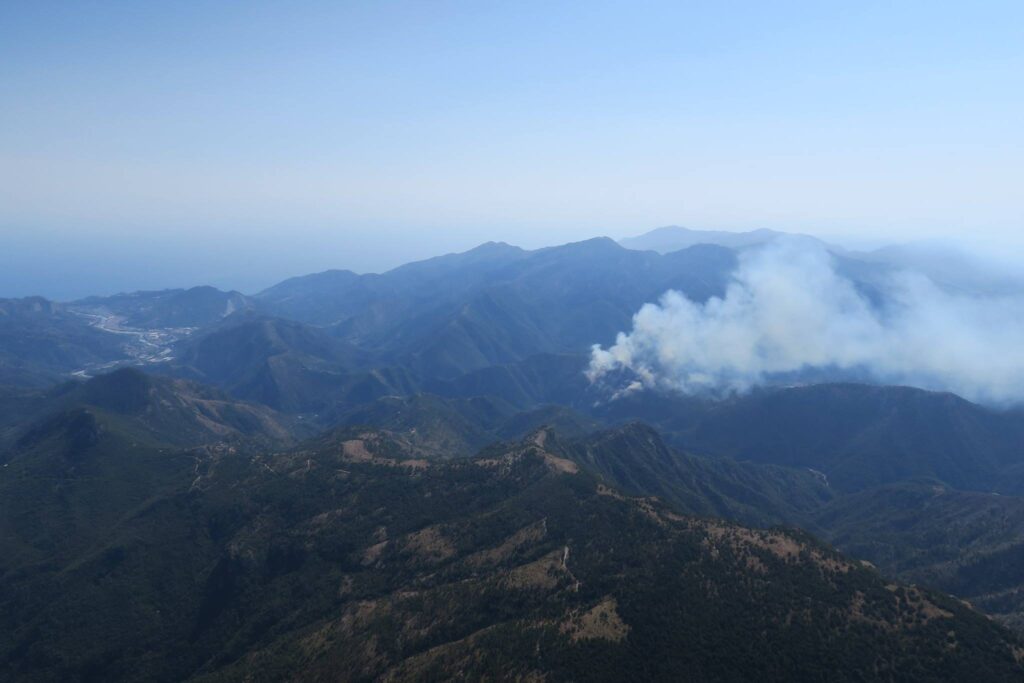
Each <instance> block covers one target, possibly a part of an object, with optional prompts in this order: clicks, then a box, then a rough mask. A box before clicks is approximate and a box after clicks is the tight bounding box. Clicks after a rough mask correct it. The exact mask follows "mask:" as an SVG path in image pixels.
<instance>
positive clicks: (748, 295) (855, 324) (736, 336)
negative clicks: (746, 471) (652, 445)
mask: <svg viewBox="0 0 1024 683" xmlns="http://www.w3.org/2000/svg"><path fill="white" fill-rule="evenodd" d="M883 294H884V296H883V302H882V303H878V302H874V303H873V302H872V301H870V300H869V299H868V298H867V297H866V296H865V295H864V294H863V293H862V292H861V291H859V290H858V289H857V287H856V286H855V284H854V283H853V282H851V281H850V280H848V279H846V278H844V277H843V276H841V275H840V274H839V273H838V272H837V270H836V268H835V264H834V262H833V258H832V256H831V255H830V254H829V253H828V252H826V251H825V250H824V249H823V248H821V247H820V246H817V245H814V244H809V243H807V242H800V241H780V242H777V243H774V244H772V245H769V246H767V247H765V248H763V249H760V250H758V251H754V252H748V253H745V254H744V255H743V256H742V257H741V259H740V264H739V267H738V268H737V271H736V273H735V274H734V276H733V281H732V283H731V284H730V285H729V287H728V289H727V291H726V293H725V295H724V297H723V298H713V299H711V300H709V301H707V302H706V303H704V304H700V303H695V302H693V301H691V300H689V299H687V298H686V297H685V296H684V295H682V294H680V293H679V292H675V291H669V292H666V293H665V294H664V295H663V296H662V297H661V300H660V301H659V302H658V303H656V304H654V303H651V304H646V305H644V306H643V307H642V308H641V309H640V311H639V312H638V313H637V314H636V315H635V316H634V317H633V329H632V330H631V331H630V332H628V333H620V334H619V335H618V338H617V339H616V342H615V343H614V344H613V345H612V346H610V347H609V348H607V349H605V348H601V347H600V346H595V347H594V348H593V353H592V357H591V363H590V368H589V370H588V376H589V377H590V379H591V381H597V380H599V379H601V378H603V377H606V376H608V375H609V374H610V373H614V374H615V375H616V376H618V372H619V371H628V373H627V374H629V375H630V376H631V377H632V378H633V379H632V381H631V382H630V383H628V384H627V386H625V387H624V388H622V389H619V392H618V393H619V394H622V393H623V392H630V391H635V390H638V389H641V388H662V389H673V390H678V391H682V392H685V393H709V394H713V395H719V396H720V395H726V394H729V393H733V392H743V391H745V390H747V389H749V388H751V387H752V386H754V385H757V384H761V383H764V382H767V381H770V380H771V379H772V378H773V377H775V378H778V377H780V376H784V375H790V376H791V375H792V374H794V373H800V372H806V371H824V372H832V371H834V373H835V374H836V375H840V374H847V375H848V374H850V373H858V374H859V375H861V376H865V375H866V376H868V377H870V378H872V379H873V380H875V381H878V382H884V383H893V384H896V383H899V384H908V385H912V386H918V387H922V388H926V389H935V390H947V391H952V392H955V393H958V394H960V395H962V396H965V397H967V398H969V399H972V400H975V401H982V402H988V403H997V404H1006V403H1016V402H1020V401H1022V400H1024V299H1022V298H1020V297H1010V298H982V297H969V296H958V295H954V294H950V293H948V292H945V291H943V290H941V289H940V288H938V287H936V286H935V285H934V284H933V283H932V282H931V281H930V280H928V279H927V278H925V277H923V276H921V275H916V274H912V273H900V274H897V275H893V276H892V277H891V278H889V279H888V281H887V282H886V284H885V286H884V291H883Z"/></svg>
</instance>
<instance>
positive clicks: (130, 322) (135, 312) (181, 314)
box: [71, 286, 253, 329]
mask: <svg viewBox="0 0 1024 683" xmlns="http://www.w3.org/2000/svg"><path fill="white" fill-rule="evenodd" d="M71 305H72V306H73V307H74V308H76V309H80V310H82V311H85V312H89V313H94V314H95V313H103V314H107V315H115V316H118V317H119V318H120V319H121V321H122V322H123V323H124V324H125V325H127V326H129V327H135V328H142V329H152V328H167V327H206V326H209V325H212V324H214V323H216V322H218V321H220V320H222V319H223V318H226V317H227V316H229V315H232V314H233V313H237V312H239V311H245V310H248V309H251V308H252V307H253V304H252V302H251V301H250V300H249V299H248V298H247V297H246V296H244V295H243V294H240V293H239V292H223V291H221V290H219V289H217V288H215V287H209V286H201V287H192V288H190V289H166V290H161V291H150V292H131V293H128V294H116V295H114V296H104V297H89V298H87V299H82V300H80V301H75V302H74V303H73V304H71Z"/></svg>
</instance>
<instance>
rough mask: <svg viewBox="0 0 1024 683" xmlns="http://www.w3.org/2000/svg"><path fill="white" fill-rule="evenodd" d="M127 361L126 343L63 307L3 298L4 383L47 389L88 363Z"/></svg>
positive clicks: (0, 367) (0, 351)
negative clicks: (124, 345) (46, 387)
mask: <svg viewBox="0 0 1024 683" xmlns="http://www.w3.org/2000/svg"><path fill="white" fill-rule="evenodd" d="M124 358H126V353H125V351H124V348H123V340H122V339H121V338H119V336H118V335H116V334H110V333H108V332H103V331H101V330H97V329H95V328H94V327H92V326H91V325H89V323H88V322H87V320H86V319H85V318H82V317H81V316H78V315H75V314H74V313H72V312H71V311H69V310H68V309H67V307H65V306H64V305H62V304H59V303H56V302H53V301H49V300H47V299H43V298H42V297H29V298H26V299H0V384H11V385H18V386H29V387H32V386H34V387H45V386H47V385H49V384H51V383H53V382H55V381H59V380H62V379H66V378H67V376H68V375H69V374H70V373H72V372H74V371H76V370H79V369H81V368H83V367H85V366H88V365H98V364H102V363H108V362H112V361H116V360H121V359H124Z"/></svg>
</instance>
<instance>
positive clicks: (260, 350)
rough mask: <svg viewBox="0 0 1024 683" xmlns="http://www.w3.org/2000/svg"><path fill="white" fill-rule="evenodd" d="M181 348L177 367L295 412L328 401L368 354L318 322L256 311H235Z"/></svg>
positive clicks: (181, 372) (243, 395) (242, 395)
mask: <svg viewBox="0 0 1024 683" xmlns="http://www.w3.org/2000/svg"><path fill="white" fill-rule="evenodd" d="M177 351H178V354H179V355H178V358H177V359H176V361H175V363H174V366H173V371H174V372H175V373H177V374H179V375H181V376H185V377H190V378H194V379H197V380H199V381H202V382H206V383H210V384H215V385H217V386H220V387H223V388H224V389H226V390H227V391H228V392H230V393H231V394H232V395H233V396H237V397H239V398H242V399H246V400H251V401H257V402H260V403H263V404H265V405H268V406H270V407H272V408H275V409H278V410H286V411H292V412H307V411H314V410H318V409H322V408H323V407H324V406H325V405H328V404H329V403H330V402H331V401H332V400H334V397H335V395H337V394H339V393H340V391H341V386H342V384H343V383H344V382H345V381H346V380H345V379H344V378H345V377H346V376H347V375H349V374H350V370H351V369H352V368H353V367H355V366H357V365H358V363H359V361H360V359H361V357H362V356H361V354H360V353H359V352H357V351H355V350H354V349H352V348H351V347H350V346H349V345H347V344H345V343H344V342H341V341H339V340H337V339H335V338H333V337H331V336H329V335H328V334H326V333H325V332H323V331H322V330H320V329H318V328H315V327H311V326H309V325H303V324H302V323H297V322H294V321H289V320H281V319H279V318H268V317H264V316H256V315H242V316H235V317H232V318H230V319H228V320H226V321H225V322H224V323H223V324H221V325H219V326H217V327H215V328H213V329H211V330H209V331H208V332H205V333H203V334H201V335H199V336H196V337H192V338H189V339H188V340H186V341H185V342H184V343H183V344H181V346H180V347H179V348H178V350H177Z"/></svg>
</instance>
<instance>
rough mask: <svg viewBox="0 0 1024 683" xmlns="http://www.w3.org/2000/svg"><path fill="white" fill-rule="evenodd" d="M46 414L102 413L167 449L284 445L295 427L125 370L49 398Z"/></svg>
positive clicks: (182, 384) (184, 384) (262, 410)
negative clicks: (216, 444)
mask: <svg viewBox="0 0 1024 683" xmlns="http://www.w3.org/2000/svg"><path fill="white" fill-rule="evenodd" d="M49 399H50V400H49V401H48V402H47V404H46V407H47V410H48V411H53V412H63V411H68V410H77V409H83V408H84V409H87V410H92V409H95V410H98V411H100V412H102V413H103V414H105V415H107V416H109V417H110V418H111V419H113V420H117V421H118V422H119V423H121V424H122V425H123V426H124V427H125V428H127V429H130V430H131V431H132V432H133V433H134V434H136V435H138V436H139V438H143V439H146V440H149V441H152V442H154V443H159V444H162V445H165V446H185V447H188V446H195V445H200V444H203V443H209V442H213V441H224V440H234V441H239V440H249V441H253V440H255V441H257V442H260V443H265V444H285V443H288V442H289V441H291V440H292V438H293V435H292V431H293V430H294V429H295V424H294V422H293V421H292V420H291V419H289V418H286V417H284V416H282V415H279V414H277V413H275V412H274V411H273V410H271V409H269V408H267V407H265V406H262V405H256V404H252V403H244V402H242V401H238V400H235V399H232V398H230V397H228V396H226V395H224V394H223V393H221V392H219V391H217V390H215V389H212V388H210V387H205V386H202V385H199V384H196V383H194V382H188V381H183V380H175V379H170V378H165V377H156V376H152V375H147V374H145V373H143V372H142V371H140V370H137V369H135V368H123V369H120V370H116V371H114V372H111V373H109V374H106V375H99V376H97V377H94V378H92V379H90V380H88V381H86V382H70V383H67V384H64V385H62V386H60V387H57V388H55V389H54V390H53V391H51V392H50V394H49Z"/></svg>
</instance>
